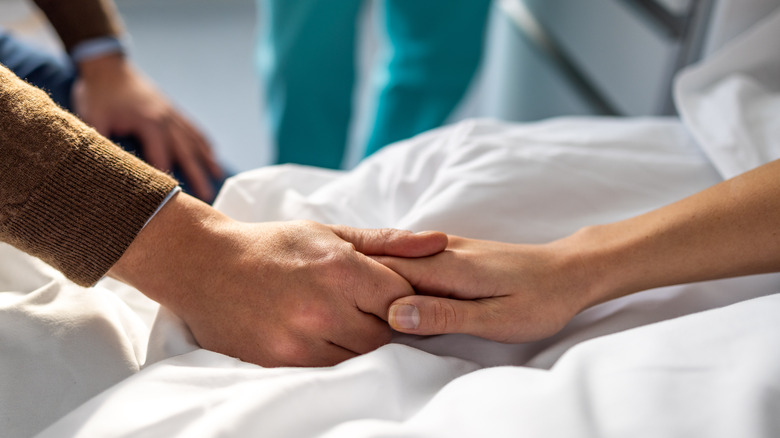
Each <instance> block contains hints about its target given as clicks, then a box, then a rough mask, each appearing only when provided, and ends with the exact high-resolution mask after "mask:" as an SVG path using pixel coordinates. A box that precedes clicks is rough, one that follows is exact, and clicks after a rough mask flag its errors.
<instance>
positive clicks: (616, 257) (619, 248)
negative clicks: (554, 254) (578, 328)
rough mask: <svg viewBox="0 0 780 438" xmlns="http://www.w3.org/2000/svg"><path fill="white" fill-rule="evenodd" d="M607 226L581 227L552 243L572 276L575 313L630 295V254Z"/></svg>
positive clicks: (617, 236)
mask: <svg viewBox="0 0 780 438" xmlns="http://www.w3.org/2000/svg"><path fill="white" fill-rule="evenodd" d="M608 227H609V226H607V225H596V226H589V227H584V228H582V229H580V230H578V231H577V232H575V233H574V234H572V235H570V236H568V237H566V238H563V239H561V240H558V241H556V242H553V245H555V246H557V248H556V249H557V250H558V251H560V253H561V254H562V257H563V260H564V262H563V266H564V269H565V271H563V272H566V273H568V274H569V275H571V276H573V278H574V281H573V284H574V285H575V286H574V287H576V288H577V290H578V291H579V292H580V293H579V295H578V296H579V299H578V300H577V301H578V305H579V309H578V312H580V311H583V310H585V309H588V308H590V307H593V306H595V305H597V304H601V303H603V302H606V301H609V300H612V299H615V298H618V297H620V296H623V295H628V294H630V293H632V292H635V291H634V290H632V287H631V276H632V275H633V274H632V270H631V269H629V267H628V264H629V263H628V262H629V260H630V254H627V253H625V251H624V249H625V243H624V242H622V241H621V238H620V235H619V234H615V233H614V232H613V231H614V230H611V229H610V228H608Z"/></svg>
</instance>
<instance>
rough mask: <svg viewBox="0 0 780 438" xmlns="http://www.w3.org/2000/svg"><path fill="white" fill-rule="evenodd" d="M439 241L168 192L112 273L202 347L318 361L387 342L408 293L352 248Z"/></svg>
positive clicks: (389, 248) (374, 250)
mask: <svg viewBox="0 0 780 438" xmlns="http://www.w3.org/2000/svg"><path fill="white" fill-rule="evenodd" d="M446 242H447V239H446V236H445V235H443V234H441V233H428V234H420V235H414V234H412V233H409V232H402V231H391V230H356V229H352V228H349V227H341V226H326V225H321V224H318V223H315V222H310V221H296V222H274V223H257V224H248V223H240V222H236V221H233V220H231V219H228V218H227V217H225V216H223V215H222V214H220V213H218V212H216V211H215V210H213V209H212V208H211V207H209V206H207V205H205V204H203V203H201V202H199V201H197V200H195V199H194V198H191V197H189V196H187V195H185V194H178V195H176V196H175V197H174V198H173V199H172V200H171V201H170V202H169V204H167V205H166V206H165V207H164V208H163V209H162V210H161V211H160V212H159V213H158V215H157V216H155V218H154V219H153V220H152V222H150V224H149V225H148V226H147V227H146V228H145V229H144V230H143V231H142V232H141V233H140V234H139V236H138V237H137V238H136V240H135V241H134V242H133V244H132V245H131V246H130V248H128V251H127V252H126V253H125V254H124V255H123V256H122V259H120V261H119V263H117V265H116V266H115V267H114V268H113V269H112V271H111V274H112V275H113V276H115V277H117V278H119V279H121V280H123V281H126V282H128V283H130V284H132V285H133V286H135V287H137V288H138V289H139V290H141V291H142V292H144V293H145V294H147V295H148V296H149V297H151V298H152V299H155V300H157V301H159V302H160V303H161V304H163V305H165V306H167V307H169V308H170V309H171V310H173V311H174V312H175V313H176V314H177V315H179V317H181V318H182V319H183V320H184V321H185V322H186V323H187V325H188V326H189V327H190V329H191V330H192V333H193V335H194V336H195V339H196V340H197V341H198V343H200V345H201V346H202V347H204V348H207V349H211V350H214V351H217V352H220V353H224V354H227V355H230V356H234V357H238V358H240V359H242V360H245V361H249V362H254V363H257V364H260V365H264V366H283V365H293V366H323V365H332V364H335V363H338V362H341V361H343V360H345V359H348V358H351V357H354V356H356V355H358V354H362V353H366V352H368V351H371V350H373V349H375V348H377V347H379V346H381V345H383V344H385V343H387V342H388V341H389V340H390V335H391V332H390V328H389V327H388V325H387V323H386V322H385V321H384V319H386V317H387V309H388V307H389V305H390V303H391V302H393V300H396V299H398V298H401V297H404V296H407V295H410V294H412V293H413V290H412V288H411V286H410V285H409V284H408V283H407V282H406V281H405V280H404V279H403V278H402V277H400V276H399V275H398V274H396V273H394V272H393V271H392V270H390V269H388V268H387V267H385V266H382V265H381V264H379V263H378V262H376V261H374V260H372V259H371V258H370V257H367V256H365V255H363V254H361V253H360V252H358V251H356V249H357V250H360V251H364V252H366V253H369V254H396V255H401V256H406V257H416V256H425V255H429V254H434V253H436V252H439V251H441V250H442V249H444V247H445V246H446V244H447V243H446Z"/></svg>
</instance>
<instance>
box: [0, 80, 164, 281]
mask: <svg viewBox="0 0 780 438" xmlns="http://www.w3.org/2000/svg"><path fill="white" fill-rule="evenodd" d="M176 185H177V182H176V180H174V179H173V178H171V177H170V176H168V175H166V174H164V173H162V172H160V171H158V170H156V169H154V168H152V167H151V166H149V165H147V164H145V163H144V162H142V161H141V160H139V159H137V158H136V157H134V156H133V155H131V154H128V153H127V152H125V151H123V150H122V149H121V148H119V147H118V146H116V145H114V144H113V143H111V142H110V141H108V140H107V139H106V138H104V137H102V136H101V135H99V134H98V133H97V132H96V131H95V130H93V129H91V128H89V127H87V126H86V125H84V123H83V122H81V121H80V120H78V119H77V118H76V117H74V116H73V115H72V114H70V113H68V112H66V111H63V110H62V109H60V108H59V107H57V106H56V105H55V104H54V103H53V102H52V101H51V100H50V99H49V98H48V96H47V95H46V93H44V92H43V91H41V90H39V89H35V88H33V87H31V86H29V85H27V84H25V83H24V82H22V81H21V80H19V79H18V78H16V77H14V76H13V74H12V73H11V72H9V71H8V70H7V69H4V68H3V67H2V66H0V240H2V241H6V242H8V243H10V244H12V245H14V246H16V247H17V248H19V249H21V250H23V251H25V252H27V253H29V254H32V255H34V256H36V257H38V258H40V259H42V260H43V261H45V262H47V263H49V264H51V265H52V266H54V267H55V268H57V269H59V270H60V271H62V272H63V273H64V274H65V275H66V276H67V277H68V278H70V279H71V280H73V281H75V282H76V283H78V284H81V285H85V286H86V285H91V284H94V283H95V282H96V281H97V280H99V279H100V278H101V277H103V276H104V275H105V274H106V272H108V270H109V269H110V268H111V266H113V265H114V263H116V262H117V261H118V260H119V258H120V257H121V256H122V254H123V253H124V251H125V250H126V249H127V247H128V246H130V243H132V241H133V239H134V238H135V236H136V235H137V234H138V232H139V231H140V230H141V228H143V226H144V224H145V223H146V221H147V219H149V217H151V216H152V214H153V213H154V212H155V210H156V209H157V207H158V206H159V205H160V203H161V202H162V201H163V200H164V199H165V197H166V196H167V195H168V193H170V191H171V190H172V189H173V188H174V187H176Z"/></svg>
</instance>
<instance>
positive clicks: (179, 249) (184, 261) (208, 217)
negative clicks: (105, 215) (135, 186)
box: [109, 193, 233, 309]
mask: <svg viewBox="0 0 780 438" xmlns="http://www.w3.org/2000/svg"><path fill="white" fill-rule="evenodd" d="M232 223H233V221H232V220H230V219H229V218H228V217H227V216H224V215H223V214H221V213H219V212H218V211H216V210H214V209H213V208H211V207H210V206H208V205H207V204H205V203H203V202H201V201H199V200H197V199H195V198H193V197H191V196H189V195H187V194H184V193H178V194H176V195H174V197H173V198H172V199H171V200H170V201H168V202H167V203H166V204H165V205H164V206H163V207H162V208H161V209H160V211H159V212H157V214H156V215H155V216H154V218H152V220H150V221H149V223H148V224H147V225H146V227H144V229H143V230H141V232H140V233H139V234H138V236H136V238H135V240H133V242H132V243H131V244H130V246H129V247H128V248H127V250H126V251H125V253H124V254H123V255H122V257H121V258H120V259H119V261H118V262H117V263H116V264H115V265H114V266H113V267H112V268H111V270H110V271H109V275H110V276H112V277H114V278H116V279H118V280H121V281H123V282H125V283H127V284H129V285H131V286H133V287H135V288H137V289H138V290H140V291H141V292H143V293H144V294H145V295H147V296H148V297H149V298H151V299H153V300H155V301H157V302H159V303H161V304H163V305H166V306H168V307H171V308H174V309H175V308H177V307H180V306H181V305H182V304H183V302H184V301H183V300H186V297H182V296H181V294H182V293H187V292H189V291H193V290H196V289H198V288H202V287H204V286H205V287H208V285H203V284H196V283H197V282H198V281H200V278H196V276H195V275H192V273H204V272H207V271H208V270H209V267H210V266H213V265H214V259H215V258H219V256H218V255H217V254H214V248H217V247H219V246H218V245H215V242H216V243H222V242H223V241H225V240H226V239H225V238H224V237H223V236H224V235H226V234H228V232H229V229H230V224H232ZM206 277H208V276H206Z"/></svg>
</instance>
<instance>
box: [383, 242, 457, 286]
mask: <svg viewBox="0 0 780 438" xmlns="http://www.w3.org/2000/svg"><path fill="white" fill-rule="evenodd" d="M371 258H372V259H373V260H375V261H376V262H377V263H380V264H382V265H383V266H386V267H388V268H390V269H391V270H392V271H393V272H395V273H397V274H398V275H400V276H401V277H403V278H404V279H405V280H406V281H408V282H409V284H411V285H412V287H413V288H414V289H415V290H416V291H418V292H420V293H424V294H427V295H438V296H445V297H446V296H450V295H451V293H453V292H455V291H454V290H453V287H452V284H453V283H454V284H457V285H460V286H463V282H462V281H460V280H458V278H459V274H460V273H461V272H459V271H460V270H459V268H458V267H459V266H460V261H459V260H458V259H457V257H456V256H455V254H454V253H452V252H451V251H444V252H441V253H439V254H437V255H435V256H433V257H425V258H415V259H410V258H403V257H387V256H372V257H371Z"/></svg>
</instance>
